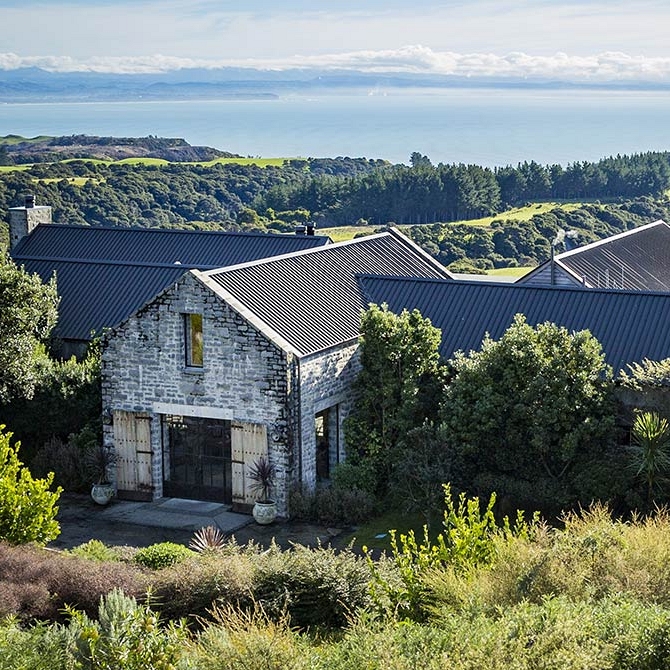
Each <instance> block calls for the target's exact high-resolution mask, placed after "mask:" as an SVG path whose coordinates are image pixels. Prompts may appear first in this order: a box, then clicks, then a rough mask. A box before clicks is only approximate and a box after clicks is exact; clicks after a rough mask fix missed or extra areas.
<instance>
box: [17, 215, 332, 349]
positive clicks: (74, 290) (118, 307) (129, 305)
mask: <svg viewBox="0 0 670 670" xmlns="http://www.w3.org/2000/svg"><path fill="white" fill-rule="evenodd" d="M328 242H329V240H328V238H326V237H322V236H310V235H270V234H264V233H229V232H222V231H200V230H162V229H153V228H152V229H149V228H108V227H89V226H69V225H61V224H43V225H40V226H38V227H37V228H36V229H35V230H34V231H33V232H32V233H31V234H30V235H29V236H27V237H25V238H24V239H23V240H22V241H21V242H20V243H19V244H18V245H17V247H16V249H15V250H14V252H13V254H12V257H13V258H14V261H15V262H16V263H17V264H18V265H24V266H25V267H26V269H27V270H28V271H29V272H37V273H38V274H39V275H40V276H41V277H42V278H44V279H48V278H49V277H50V276H51V275H52V274H53V272H54V271H56V272H57V274H58V293H59V294H60V296H61V303H60V307H59V310H58V312H59V316H58V326H57V329H56V334H57V335H58V336H59V337H61V338H63V339H75V340H79V339H81V340H89V339H90V333H91V331H96V332H100V331H101V330H102V329H103V328H109V327H113V326H115V325H117V324H118V323H120V322H121V321H123V319H125V318H127V317H128V316H130V314H132V313H133V312H134V311H135V310H136V309H137V308H139V307H140V306H142V305H143V304H144V303H145V302H147V301H148V300H150V299H151V298H153V297H154V296H155V295H156V294H158V293H159V292H160V291H161V290H163V289H164V288H166V287H167V286H168V285H169V284H170V283H171V282H172V281H174V279H175V278H176V277H180V276H181V275H182V274H183V273H184V272H185V271H186V270H187V269H188V268H191V267H192V268H198V269H201V270H204V269H209V268H218V267H223V266H227V265H238V264H240V263H246V262H249V261H254V260H258V259H262V258H267V257H268V256H278V255H283V254H287V253H293V252H296V251H303V250H305V249H313V248H318V247H321V246H324V245H325V244H327V243H328ZM176 261H179V264H175V263H176Z"/></svg>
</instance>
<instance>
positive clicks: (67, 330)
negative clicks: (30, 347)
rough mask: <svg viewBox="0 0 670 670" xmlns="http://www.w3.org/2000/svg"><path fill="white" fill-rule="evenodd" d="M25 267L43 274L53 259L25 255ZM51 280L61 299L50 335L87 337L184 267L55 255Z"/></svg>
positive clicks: (49, 270)
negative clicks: (85, 260)
mask: <svg viewBox="0 0 670 670" xmlns="http://www.w3.org/2000/svg"><path fill="white" fill-rule="evenodd" d="M25 268H26V270H28V271H29V272H37V273H38V274H39V275H40V276H41V277H42V278H43V279H44V280H47V279H48V278H49V277H51V275H52V273H53V271H54V263H53V262H50V261H36V260H32V261H27V262H26V263H25ZM55 269H56V281H57V284H58V292H59V294H60V295H61V302H60V305H59V307H58V324H57V326H56V329H55V330H54V335H56V336H58V337H60V338H62V339H66V340H90V339H91V337H92V333H94V334H100V333H101V332H102V330H103V329H104V328H110V327H112V326H115V325H117V324H118V323H120V322H121V321H123V320H124V319H125V318H126V317H128V316H130V315H131V314H132V313H133V312H135V311H136V310H137V309H139V308H140V307H142V305H144V304H145V303H146V302H147V301H148V300H150V299H151V298H153V297H154V296H155V295H157V294H158V293H160V292H161V291H162V290H163V289H164V288H166V287H167V286H169V285H170V284H171V283H172V282H174V281H177V280H178V279H179V278H180V277H181V276H182V275H183V274H184V272H185V271H186V270H184V268H182V267H180V266H178V265H176V266H174V265H173V266H172V267H168V268H166V267H160V266H153V267H144V266H141V265H125V264H120V263H116V264H112V263H108V264H102V265H98V264H95V263H80V262H76V261H74V262H70V261H58V262H57V263H56V264H55Z"/></svg>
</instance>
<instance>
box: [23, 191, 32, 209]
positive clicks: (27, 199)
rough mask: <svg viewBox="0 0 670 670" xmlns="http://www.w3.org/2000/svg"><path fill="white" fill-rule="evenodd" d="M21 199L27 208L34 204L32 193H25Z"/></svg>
mask: <svg viewBox="0 0 670 670" xmlns="http://www.w3.org/2000/svg"><path fill="white" fill-rule="evenodd" d="M23 201H24V203H25V206H26V208H27V209H30V208H32V207H34V206H35V196H34V195H33V194H32V193H26V195H25V198H24V200H23Z"/></svg>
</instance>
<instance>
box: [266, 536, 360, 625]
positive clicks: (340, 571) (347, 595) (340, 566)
mask: <svg viewBox="0 0 670 670" xmlns="http://www.w3.org/2000/svg"><path fill="white" fill-rule="evenodd" d="M255 568H256V571H255V575H254V581H253V597H254V600H255V602H257V603H258V604H259V605H261V606H262V608H263V610H264V611H265V612H266V613H267V614H268V615H270V616H272V617H273V618H275V619H276V618H278V617H280V616H281V615H282V613H284V612H285V613H286V614H287V615H288V616H289V618H290V622H291V625H292V626H296V627H298V628H303V629H304V628H343V627H344V626H345V625H346V624H347V622H348V619H349V617H350V616H352V615H354V614H355V613H356V612H357V610H359V609H361V608H363V607H365V606H366V605H367V604H368V603H369V594H368V577H369V574H368V569H367V567H366V563H365V561H364V559H363V558H361V557H359V556H356V555H354V554H353V553H352V552H350V551H348V550H345V551H339V552H337V551H335V550H333V549H326V548H321V547H320V548H317V549H310V548H308V547H304V546H301V545H297V546H295V547H294V548H293V549H292V550H291V551H281V550H279V549H278V548H276V547H274V548H271V550H270V551H269V552H265V553H263V554H261V555H260V556H259V558H258V560H257V561H256V565H255Z"/></svg>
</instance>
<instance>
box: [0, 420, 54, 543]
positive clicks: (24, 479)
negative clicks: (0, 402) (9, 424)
mask: <svg viewBox="0 0 670 670" xmlns="http://www.w3.org/2000/svg"><path fill="white" fill-rule="evenodd" d="M4 428H5V427H4V426H3V425H0V540H4V541H5V542H9V543H10V544H25V543H27V542H37V543H38V544H46V543H47V542H49V541H50V540H53V539H55V538H56V537H58V535H59V534H60V526H59V524H58V522H57V521H56V519H55V517H56V513H57V512H58V507H56V503H57V502H58V498H59V497H60V494H61V490H62V489H60V488H57V489H56V490H55V491H50V490H49V488H50V487H51V483H52V481H53V473H50V474H49V475H47V477H46V478H45V479H33V477H32V475H31V474H30V472H29V470H28V468H26V467H24V465H23V463H22V462H21V461H20V460H19V456H18V451H19V443H18V442H17V443H16V444H15V445H14V446H13V447H12V446H11V445H10V442H9V440H10V437H11V435H12V434H11V433H3V430H4Z"/></svg>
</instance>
